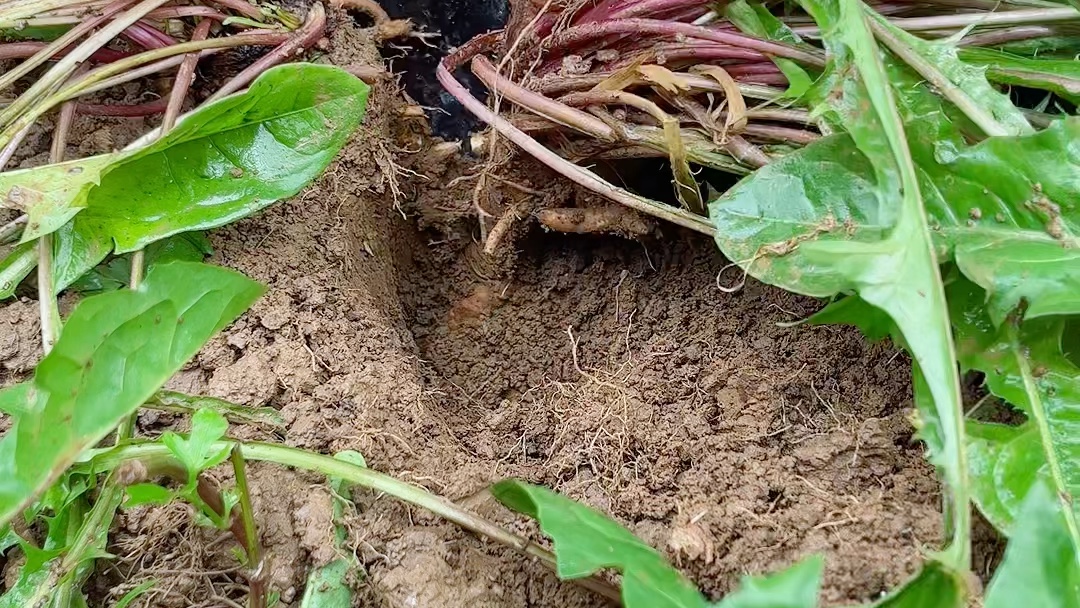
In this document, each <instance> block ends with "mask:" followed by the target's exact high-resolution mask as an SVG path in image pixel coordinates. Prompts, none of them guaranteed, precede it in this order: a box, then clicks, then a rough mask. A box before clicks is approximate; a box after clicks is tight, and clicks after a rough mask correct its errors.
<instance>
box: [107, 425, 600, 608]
mask: <svg viewBox="0 0 1080 608" xmlns="http://www.w3.org/2000/svg"><path fill="white" fill-rule="evenodd" d="M236 445H239V446H240V449H241V452H242V453H243V456H244V458H245V459H247V460H256V461H266V462H274V463H277V464H280V465H284V466H287V467H294V468H297V469H304V470H308V471H315V472H318V473H321V474H323V475H326V476H328V477H337V478H338V479H343V480H345V481H347V482H349V483H352V484H356V485H360V486H364V487H366V488H368V489H370V490H374V491H375V492H380V493H383V494H388V495H390V496H393V497H395V498H398V499H400V500H403V501H405V502H408V503H411V504H414V505H416V506H418V507H422V508H425V509H427V510H429V511H431V512H432V513H435V514H436V515H439V516H440V517H443V518H444V519H446V520H448V521H451V522H453V523H455V524H457V525H459V526H461V527H462V528H465V529H467V530H471V531H473V532H475V533H477V534H480V535H481V536H486V537H488V538H490V539H492V540H494V541H497V542H500V543H502V544H504V545H508V546H510V547H512V548H514V549H516V550H518V551H520V552H522V553H524V554H526V555H529V556H531V557H534V558H536V559H537V560H539V561H540V562H541V563H543V564H544V565H545V566H548V567H549V568H552V569H555V556H554V555H553V554H552V553H551V552H550V551H547V550H546V549H544V548H542V547H540V546H539V545H537V544H536V543H533V542H530V541H529V540H527V539H524V538H522V537H520V536H517V535H516V534H513V533H512V532H509V531H507V530H504V529H502V528H500V527H499V526H496V525H495V524H493V523H491V522H489V521H487V520H486V519H483V518H481V517H478V516H476V515H473V514H472V513H469V512H468V511H465V510H464V509H462V508H461V507H458V506H457V505H455V504H453V503H451V502H449V501H446V500H444V499H443V498H441V497H439V496H436V495H434V494H432V493H430V492H428V491H427V490H424V489H422V488H418V487H416V486H413V485H410V484H407V483H405V482H402V481H399V480H397V479H394V478H393V477H390V476H389V475H384V474H382V473H378V472H376V471H373V470H371V469H368V468H365V467H360V466H357V465H354V464H351V463H348V462H346V461H344V460H338V459H337V458H333V457H330V456H324V455H322V454H315V453H312V452H305V451H304V450H299V449H296V448H290V447H286V446H282V445H276V444H270V443H246V442H230V441H223V442H218V443H216V444H215V445H214V446H213V447H212V448H211V449H212V450H220V449H232V448H233V446H236ZM169 458H170V455H169V450H168V448H166V447H165V446H164V445H162V444H160V443H141V444H132V445H126V446H120V447H117V448H114V449H111V450H107V451H104V452H102V453H99V454H98V455H97V457H96V458H95V459H94V460H95V464H97V465H98V466H99V467H101V468H105V469H109V468H113V467H116V466H117V465H119V464H121V463H123V462H127V461H131V460H144V461H152V460H159V459H169ZM151 468H153V467H151ZM574 582H577V583H579V584H581V585H582V586H584V587H586V588H587V589H591V590H593V591H595V592H597V593H600V594H601V595H604V596H605V597H608V598H610V599H613V600H618V598H619V593H618V591H617V590H616V589H614V588H613V587H611V585H608V584H607V583H605V582H603V581H601V580H599V579H596V578H591V577H590V578H582V579H576V580H575V581H574Z"/></svg>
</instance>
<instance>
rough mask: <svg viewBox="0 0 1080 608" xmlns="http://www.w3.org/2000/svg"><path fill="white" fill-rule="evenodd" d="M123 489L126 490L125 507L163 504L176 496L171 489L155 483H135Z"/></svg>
mask: <svg viewBox="0 0 1080 608" xmlns="http://www.w3.org/2000/svg"><path fill="white" fill-rule="evenodd" d="M124 491H125V492H127V499H126V500H124V504H123V507H124V508H125V509H131V508H133V507H141V506H144V505H165V504H168V503H170V502H172V499H173V498H174V497H175V496H176V495H175V494H174V493H173V491H172V490H170V489H168V488H163V487H161V486H159V485H157V484H156V483H137V484H135V485H131V486H128V487H126V488H124Z"/></svg>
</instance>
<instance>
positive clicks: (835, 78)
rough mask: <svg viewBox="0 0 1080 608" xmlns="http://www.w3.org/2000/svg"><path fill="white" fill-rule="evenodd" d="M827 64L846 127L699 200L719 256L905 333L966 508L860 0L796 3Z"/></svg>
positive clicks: (887, 94) (909, 175) (917, 241)
mask: <svg viewBox="0 0 1080 608" xmlns="http://www.w3.org/2000/svg"><path fill="white" fill-rule="evenodd" d="M802 4H803V6H804V7H805V8H806V9H807V10H808V12H810V13H811V15H812V16H813V17H814V19H815V20H816V21H817V23H818V25H819V27H820V28H821V30H822V32H823V33H824V40H825V44H826V48H827V50H828V51H829V55H830V58H831V59H830V64H829V66H827V68H826V73H825V74H824V75H823V76H822V78H821V79H819V81H818V83H817V84H816V85H815V91H814V94H815V95H816V96H818V97H819V98H820V99H821V101H822V103H825V104H827V107H828V111H829V112H831V113H832V114H833V117H834V118H833V122H835V123H837V124H842V125H844V126H845V127H846V129H847V131H848V135H840V136H834V137H828V138H824V139H822V140H819V141H818V142H815V143H813V144H811V145H809V146H807V147H806V148H804V149H803V150H801V151H798V152H794V153H792V154H789V155H788V156H786V157H784V158H782V159H780V160H778V161H775V162H773V163H770V164H769V165H767V166H765V167H763V168H762V169H759V170H758V171H757V172H755V173H754V174H753V175H751V176H750V177H748V178H746V179H744V180H743V181H742V182H740V183H739V184H738V185H736V186H735V187H734V188H732V189H731V190H729V191H728V192H727V193H726V194H724V195H723V196H721V197H720V198H718V199H716V200H715V201H714V202H713V203H712V205H711V206H710V217H711V219H712V220H713V222H714V224H715V225H716V227H717V237H716V239H717V243H718V244H719V246H720V248H721V250H722V251H723V252H724V254H725V255H726V256H727V257H728V258H729V259H731V260H733V261H736V262H737V263H739V264H740V265H742V266H743V268H745V269H746V270H747V271H748V272H749V273H750V274H752V275H753V276H755V277H757V278H759V279H760V280H762V281H764V282H767V283H770V284H774V285H779V286H781V287H783V288H785V289H788V290H790V291H795V292H798V293H802V294H806V295H812V296H817V297H831V296H834V295H836V294H850V293H857V294H858V295H859V296H860V298H862V300H864V301H866V302H867V303H869V304H872V305H874V306H876V307H878V308H880V309H882V310H884V311H885V312H886V313H888V315H889V317H890V318H891V319H892V320H893V321H894V322H895V323H896V325H897V327H898V328H899V330H900V332H901V333H902V334H903V336H904V341H905V342H906V343H907V346H908V348H909V349H910V351H911V353H912V356H913V359H914V360H915V363H916V365H917V366H918V368H919V369H920V371H921V372H922V375H923V377H924V378H925V380H926V384H927V387H928V388H929V390H930V393H931V394H932V396H933V400H932V402H931V403H932V407H931V408H928V409H925V410H923V411H921V415H922V416H923V417H924V418H933V420H931V421H930V422H931V423H932V424H933V425H934V426H935V428H937V429H939V430H940V433H938V435H937V437H938V439H939V440H940V443H939V444H937V445H931V446H930V447H931V459H932V460H933V462H934V463H935V464H936V465H938V466H939V467H940V468H941V470H942V471H943V473H944V475H945V477H946V480H947V482H948V485H949V488H950V489H951V493H952V495H953V496H952V498H953V502H954V503H955V504H959V505H966V504H967V502H968V500H967V498H966V481H965V479H964V477H965V476H966V464H965V463H964V458H963V453H962V452H963V443H962V442H963V432H964V429H963V409H962V405H961V402H960V391H959V380H958V378H957V373H956V364H955V355H954V352H953V344H952V335H951V328H950V327H949V319H948V310H947V306H946V303H945V297H944V290H943V288H942V283H941V277H940V274H939V271H938V259H937V258H936V255H935V248H934V245H933V238H932V236H931V234H930V230H929V226H928V223H927V219H926V215H925V212H924V209H923V204H922V200H921V195H920V188H919V180H918V174H917V171H916V168H915V165H914V163H913V161H912V158H911V156H910V151H909V149H908V146H907V141H906V138H905V133H904V129H903V126H902V124H901V120H900V118H899V115H898V109H897V107H896V102H895V95H894V92H893V90H892V88H891V87H890V84H889V82H888V80H887V78H886V70H885V67H884V66H883V65H882V63H881V59H880V54H879V50H878V49H877V47H876V45H875V44H874V42H873V39H872V37H871V36H870V33H869V29H868V26H867V24H866V22H865V20H864V16H863V8H862V5H861V3H859V2H857V1H854V0H850V1H849V0H805V1H804V2H802ZM954 513H955V517H956V518H958V520H957V521H955V522H953V523H954V525H953V533H954V534H955V536H954V538H953V543H952V545H951V548H952V551H953V552H952V553H950V554H949V555H948V557H947V559H949V561H950V566H952V567H955V568H957V569H964V568H966V561H967V558H966V552H967V544H968V541H967V535H968V526H967V515H966V509H956V510H955V511H954Z"/></svg>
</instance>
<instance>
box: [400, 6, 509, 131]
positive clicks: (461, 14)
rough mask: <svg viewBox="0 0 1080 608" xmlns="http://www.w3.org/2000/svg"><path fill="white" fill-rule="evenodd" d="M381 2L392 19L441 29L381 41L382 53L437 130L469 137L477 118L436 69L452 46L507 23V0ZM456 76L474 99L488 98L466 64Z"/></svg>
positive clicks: (476, 123) (429, 28)
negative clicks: (420, 35)
mask: <svg viewBox="0 0 1080 608" xmlns="http://www.w3.org/2000/svg"><path fill="white" fill-rule="evenodd" d="M381 6H382V7H383V8H384V9H385V10H386V12H387V13H388V14H389V15H390V16H391V17H393V18H394V19H411V20H412V21H413V23H414V24H416V26H417V28H418V29H419V30H420V31H424V32H430V33H438V34H439V36H438V37H436V38H430V39H425V40H419V39H415V40H412V41H411V42H409V43H408V44H406V45H391V46H385V47H383V48H382V53H383V57H384V58H386V60H387V61H388V62H389V63H390V69H391V70H392V71H393V72H395V73H397V74H400V75H401V77H402V82H403V83H404V84H405V91H406V92H407V93H408V94H409V96H410V97H412V98H413V99H414V100H415V101H416V102H417V103H419V104H420V105H422V106H424V108H425V109H426V110H427V113H428V118H429V119H430V120H431V129H432V131H433V132H434V133H435V135H437V136H439V137H443V138H445V139H463V138H465V137H467V136H468V134H469V132H470V131H472V130H474V129H475V128H477V127H478V126H479V124H480V123H479V122H478V121H477V120H476V119H475V118H473V116H472V115H471V114H469V113H468V112H467V111H466V110H465V108H463V107H461V104H460V103H458V102H457V101H456V100H455V99H454V98H453V97H451V96H450V95H449V94H448V93H446V92H445V91H444V90H443V88H442V86H441V85H439V81H438V80H437V79H436V78H435V69H436V68H437V67H438V65H439V61H441V60H442V58H443V57H445V56H446V54H447V53H449V52H450V50H451V49H453V48H455V47H457V46H459V45H462V44H464V43H466V42H468V41H469V40H470V39H471V38H472V37H474V36H476V35H477V34H482V33H484V32H488V31H491V30H496V29H500V28H502V27H503V26H504V25H506V20H507V18H508V16H509V8H508V4H507V0H385V1H384V2H382V3H381ZM457 77H458V79H459V80H461V81H462V82H465V83H466V85H467V86H468V87H469V90H470V91H472V93H473V95H475V96H476V97H477V98H478V99H480V100H481V101H483V100H485V99H486V98H487V95H486V92H485V89H484V87H483V85H481V84H480V82H479V81H478V80H477V79H476V78H475V77H474V76H473V75H472V74H471V73H470V72H469V71H468V70H466V69H462V70H458V73H457Z"/></svg>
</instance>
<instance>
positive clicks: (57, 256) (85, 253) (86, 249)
mask: <svg viewBox="0 0 1080 608" xmlns="http://www.w3.org/2000/svg"><path fill="white" fill-rule="evenodd" d="M110 252H112V241H111V240H110V239H108V238H104V237H100V236H98V235H96V234H94V233H93V232H90V231H89V230H88V229H87V227H86V226H84V225H82V224H79V223H78V222H76V221H74V220H73V221H70V222H68V223H67V224H64V225H63V226H61V227H60V229H59V230H57V231H56V232H55V233H54V234H53V284H54V286H55V288H56V293H60V292H61V291H63V290H64V289H66V288H67V287H68V286H69V285H71V284H72V283H74V282H75V281H76V280H78V279H79V277H82V276H84V275H85V274H86V273H88V272H90V271H91V270H93V269H94V267H95V266H97V265H98V264H99V263H100V262H101V261H102V260H104V259H105V258H106V257H108V255H109V253H110Z"/></svg>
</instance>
